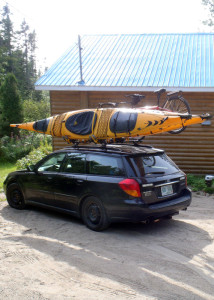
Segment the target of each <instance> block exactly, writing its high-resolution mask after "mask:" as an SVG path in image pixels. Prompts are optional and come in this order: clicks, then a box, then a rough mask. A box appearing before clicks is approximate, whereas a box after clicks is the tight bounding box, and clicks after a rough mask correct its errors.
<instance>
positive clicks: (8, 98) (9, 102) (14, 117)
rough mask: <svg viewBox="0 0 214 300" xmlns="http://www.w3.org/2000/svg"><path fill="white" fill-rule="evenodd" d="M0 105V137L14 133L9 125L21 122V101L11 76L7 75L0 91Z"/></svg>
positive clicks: (14, 80) (15, 82) (15, 83)
mask: <svg viewBox="0 0 214 300" xmlns="http://www.w3.org/2000/svg"><path fill="white" fill-rule="evenodd" d="M0 103H1V124H0V128H1V135H10V134H11V132H14V130H13V128H11V127H10V126H9V125H10V124H12V123H21V122H22V121H23V116H22V105H21V99H20V96H19V92H18V87H17V81H16V78H15V76H14V75H13V74H11V73H9V74H7V76H6V78H5V81H4V83H3V84H2V86H1V89H0Z"/></svg>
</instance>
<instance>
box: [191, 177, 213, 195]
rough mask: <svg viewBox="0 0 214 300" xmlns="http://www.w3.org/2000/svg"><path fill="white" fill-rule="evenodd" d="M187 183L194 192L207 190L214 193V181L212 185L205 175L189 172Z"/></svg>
mask: <svg viewBox="0 0 214 300" xmlns="http://www.w3.org/2000/svg"><path fill="white" fill-rule="evenodd" d="M187 184H188V185H189V186H190V187H191V189H192V191H193V192H205V193H208V194H214V182H213V184H212V186H211V187H208V186H207V185H206V183H205V176H203V175H192V174H187Z"/></svg>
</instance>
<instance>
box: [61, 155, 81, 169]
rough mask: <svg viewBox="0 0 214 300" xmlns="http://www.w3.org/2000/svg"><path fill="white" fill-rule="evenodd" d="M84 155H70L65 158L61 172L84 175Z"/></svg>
mask: <svg viewBox="0 0 214 300" xmlns="http://www.w3.org/2000/svg"><path fill="white" fill-rule="evenodd" d="M85 161H86V155H85V154H81V153H71V154H69V155H68V156H67V158H66V161H65V163H64V165H63V168H62V172H64V173H76V174H84V173H85V172H86V167H85V165H86V163H85Z"/></svg>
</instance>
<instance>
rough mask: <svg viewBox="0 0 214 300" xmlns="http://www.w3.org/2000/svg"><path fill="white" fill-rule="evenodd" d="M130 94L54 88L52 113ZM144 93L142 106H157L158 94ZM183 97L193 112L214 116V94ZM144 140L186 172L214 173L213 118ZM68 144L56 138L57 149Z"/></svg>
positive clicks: (121, 98) (52, 92)
mask: <svg viewBox="0 0 214 300" xmlns="http://www.w3.org/2000/svg"><path fill="white" fill-rule="evenodd" d="M133 93H134V92H132V94H133ZM136 93H139V92H136ZM127 94H128V93H126V92H72V91H51V92H50V99H51V114H52V115H55V114H60V113H63V112H66V111H70V110H78V109H82V108H87V107H89V108H95V107H97V105H98V104H99V103H100V102H108V101H112V102H119V101H124V100H126V98H125V97H124V95H127ZM129 94H130V93H129ZM141 94H144V95H145V96H146V98H145V99H144V101H143V102H141V103H140V106H143V105H156V96H155V94H154V93H152V92H142V93H141ZM183 96H184V98H186V99H187V100H188V102H189V104H190V108H191V111H192V113H193V114H202V113H204V112H209V113H211V114H212V115H214V93H199V92H194V93H193V92H191V93H183ZM144 143H145V144H150V145H152V146H154V147H158V148H161V149H164V150H165V151H166V153H167V154H168V155H169V156H170V157H171V158H172V159H173V160H174V161H175V162H176V163H177V165H178V166H179V167H180V168H181V169H182V170H183V171H184V172H187V173H193V174H214V120H212V121H211V125H210V126H205V125H201V124H199V125H193V126H190V127H188V128H186V130H185V131H184V132H182V133H181V134H178V135H176V134H175V135H173V134H169V133H164V134H160V135H153V136H148V137H146V138H145V140H144ZM66 145H67V144H66V143H65V142H64V141H63V140H62V139H60V138H54V139H53V148H54V150H57V149H60V148H63V147H65V146H66Z"/></svg>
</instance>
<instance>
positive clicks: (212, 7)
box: [202, 0, 214, 28]
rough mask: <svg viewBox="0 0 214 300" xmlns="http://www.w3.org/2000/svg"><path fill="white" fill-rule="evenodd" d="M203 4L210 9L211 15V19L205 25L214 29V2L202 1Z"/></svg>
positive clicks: (213, 0)
mask: <svg viewBox="0 0 214 300" xmlns="http://www.w3.org/2000/svg"><path fill="white" fill-rule="evenodd" d="M202 3H203V5H205V6H206V7H207V8H208V10H209V13H210V15H209V19H208V20H206V21H204V22H203V23H204V24H205V25H208V26H210V27H213V28H214V0H202Z"/></svg>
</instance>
